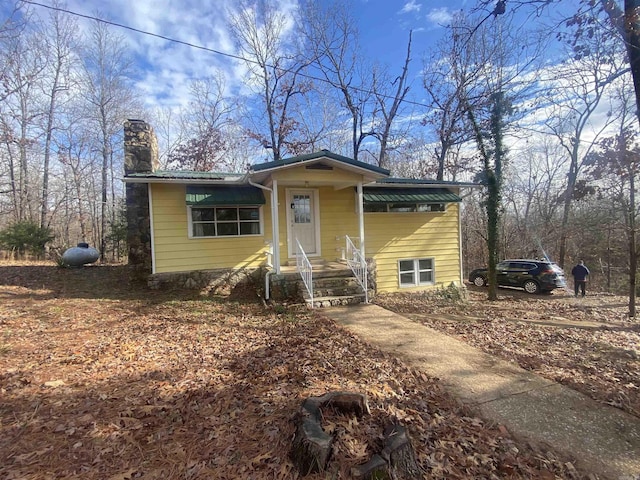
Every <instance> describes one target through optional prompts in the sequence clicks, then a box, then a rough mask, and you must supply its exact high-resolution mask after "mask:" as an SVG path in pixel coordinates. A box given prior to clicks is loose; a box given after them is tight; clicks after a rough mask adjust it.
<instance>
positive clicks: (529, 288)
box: [523, 280, 540, 293]
mask: <svg viewBox="0 0 640 480" xmlns="http://www.w3.org/2000/svg"><path fill="white" fill-rule="evenodd" d="M523 287H524V291H525V292H527V293H538V292H539V291H540V287H539V286H538V284H537V283H536V282H534V281H533V280H527V281H526V282H524V285H523Z"/></svg>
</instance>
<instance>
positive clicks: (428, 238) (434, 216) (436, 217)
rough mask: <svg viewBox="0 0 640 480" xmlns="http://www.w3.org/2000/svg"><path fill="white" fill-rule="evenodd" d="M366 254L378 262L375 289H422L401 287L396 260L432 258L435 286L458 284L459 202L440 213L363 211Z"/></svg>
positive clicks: (390, 290)
mask: <svg viewBox="0 0 640 480" xmlns="http://www.w3.org/2000/svg"><path fill="white" fill-rule="evenodd" d="M364 220H365V235H366V241H365V247H366V254H367V257H371V258H374V259H375V261H376V264H377V288H378V292H394V291H400V290H402V291H411V290H423V289H424V288H425V287H424V286H420V287H402V288H400V286H399V280H398V260H403V259H412V258H433V259H434V268H435V283H436V285H448V284H450V283H451V282H455V283H456V284H459V283H460V258H459V252H460V243H459V242H460V237H459V233H458V205H456V204H449V205H447V211H446V212H443V213H436V212H424V213H400V212H398V213H365V216H364Z"/></svg>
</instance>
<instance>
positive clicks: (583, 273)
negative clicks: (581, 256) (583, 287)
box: [571, 263, 589, 282]
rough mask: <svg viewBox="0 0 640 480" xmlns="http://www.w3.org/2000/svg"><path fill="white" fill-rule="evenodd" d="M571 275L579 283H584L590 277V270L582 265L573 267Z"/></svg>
mask: <svg viewBox="0 0 640 480" xmlns="http://www.w3.org/2000/svg"><path fill="white" fill-rule="evenodd" d="M571 275H573V278H574V279H575V280H576V281H577V282H584V281H585V280H586V279H587V276H588V275H589V269H588V268H587V267H585V266H584V265H582V264H581V263H580V264H578V265H576V266H575V267H573V269H572V270H571Z"/></svg>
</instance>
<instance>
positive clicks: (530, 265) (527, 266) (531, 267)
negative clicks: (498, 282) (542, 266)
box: [522, 263, 538, 270]
mask: <svg viewBox="0 0 640 480" xmlns="http://www.w3.org/2000/svg"><path fill="white" fill-rule="evenodd" d="M522 268H523V269H524V270H535V269H536V268H538V266H537V265H536V264H535V263H523V264H522Z"/></svg>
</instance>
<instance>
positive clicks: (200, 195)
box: [186, 185, 265, 206]
mask: <svg viewBox="0 0 640 480" xmlns="http://www.w3.org/2000/svg"><path fill="white" fill-rule="evenodd" d="M186 200H187V205H203V206H206V205H264V204H265V200H264V194H263V193H262V190H260V189H259V188H256V187H252V186H250V185H234V186H229V187H226V186H223V187H218V186H211V185H187V197H186Z"/></svg>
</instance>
